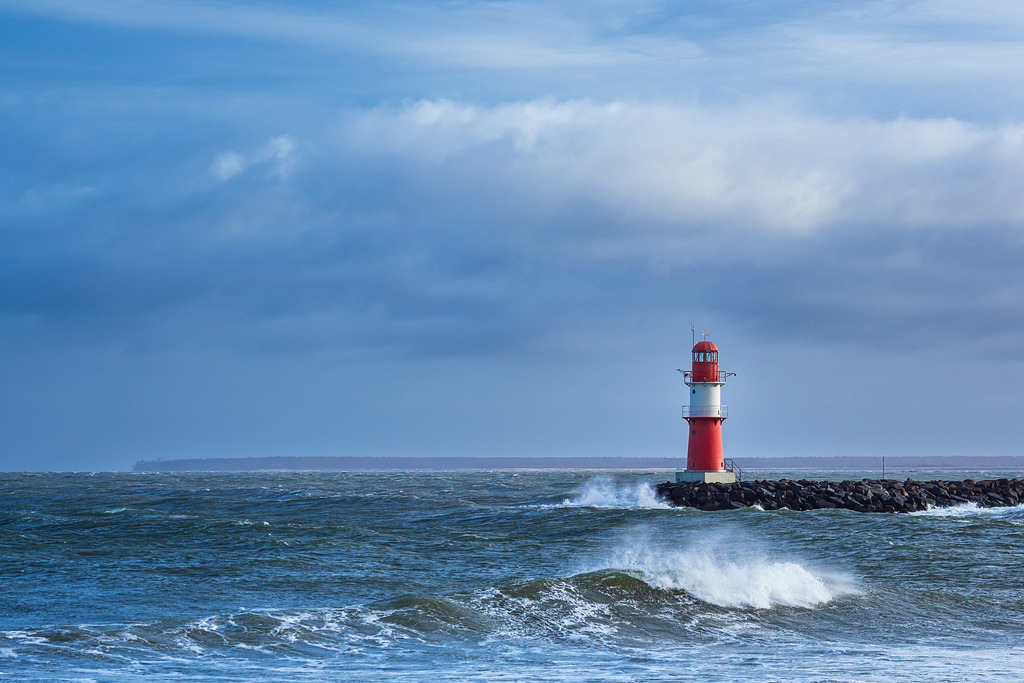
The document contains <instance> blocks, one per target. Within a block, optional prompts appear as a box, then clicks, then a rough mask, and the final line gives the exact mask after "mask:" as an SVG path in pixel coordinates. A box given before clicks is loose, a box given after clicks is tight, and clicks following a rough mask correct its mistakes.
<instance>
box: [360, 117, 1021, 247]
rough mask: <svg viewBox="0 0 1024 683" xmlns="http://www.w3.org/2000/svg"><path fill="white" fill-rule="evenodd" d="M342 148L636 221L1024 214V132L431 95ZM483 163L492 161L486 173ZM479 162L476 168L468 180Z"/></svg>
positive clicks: (892, 220) (679, 224) (900, 221)
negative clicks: (490, 103)
mask: <svg viewBox="0 0 1024 683" xmlns="http://www.w3.org/2000/svg"><path fill="white" fill-rule="evenodd" d="M346 126H347V129H346V131H345V133H343V137H344V140H345V142H344V144H347V145H350V146H351V147H352V148H354V149H357V150H359V151H360V153H361V154H362V155H364V157H366V158H368V159H370V160H372V159H374V158H377V159H380V158H382V157H384V158H388V159H389V161H391V162H396V163H398V164H404V165H405V167H406V169H407V170H408V172H410V173H416V172H417V171H416V169H422V171H421V172H422V173H423V176H421V177H418V178H417V179H416V180H410V182H419V183H428V184H429V183H431V182H432V181H431V179H430V178H431V177H434V178H439V177H441V176H438V175H436V172H437V170H438V169H444V170H445V171H446V172H447V174H446V175H444V176H443V178H444V182H445V183H451V182H452V181H453V179H457V180H455V181H456V182H463V183H465V184H466V185H467V187H465V188H464V190H463V192H464V193H465V194H466V195H467V196H469V195H471V194H472V191H483V190H484V188H483V187H477V188H474V189H473V190H471V189H470V187H469V186H472V185H475V184H480V185H483V184H487V185H488V188H489V189H490V190H491V191H493V192H495V193H496V192H498V191H499V190H498V186H499V185H500V186H501V187H503V188H504V190H505V191H507V192H515V193H518V194H519V195H520V196H519V199H520V200H521V201H528V200H531V199H532V200H533V201H534V202H536V203H537V204H539V205H542V206H548V207H551V206H557V205H559V204H560V203H562V204H564V203H566V202H576V201H579V200H580V198H584V199H585V200H586V201H589V202H593V203H596V204H597V205H599V206H602V207H605V208H606V209H608V210H611V211H614V212H615V214H616V215H619V216H629V217H630V219H631V220H634V221H635V222H636V223H637V225H657V226H659V230H662V229H666V230H668V231H669V233H671V232H672V231H673V230H672V226H676V229H675V231H676V232H680V233H685V232H687V231H690V230H692V229H694V228H695V227H696V226H701V225H711V226H717V227H719V228H720V229H728V230H742V231H746V230H773V231H784V232H808V231H816V230H826V229H835V228H837V227H840V226H848V225H853V224H858V223H860V224H865V223H866V224H871V225H879V224H885V225H889V226H892V227H894V228H901V229H909V228H953V227H967V226H976V225H978V224H985V225H991V224H1007V223H1010V224H1017V223H1019V222H1020V221H1021V220H1022V219H1024V176H1022V173H1021V171H1024V126H1021V125H1020V124H1005V125H1000V126H984V125H978V124H971V123H967V122H964V121H958V120H954V119H948V118H947V119H909V118H904V117H901V118H897V119H894V120H888V121H878V120H867V119H862V118H854V119H835V118H827V117H823V116H820V115H813V114H807V113H804V112H802V111H800V110H799V109H794V108H791V107H786V106H782V105H779V104H776V103H772V102H763V103H753V104H750V105H748V106H746V107H742V108H730V109H721V108H717V107H700V106H693V105H680V104H664V103H636V102H612V103H594V102H590V101H569V102H556V101H552V100H541V101H534V102H526V103H515V104H505V105H499V106H495V107H479V106H473V105H465V104H458V103H454V102H448V101H424V102H418V103H415V104H413V105H411V106H409V107H407V108H404V109H399V110H387V109H378V110H374V111H371V112H368V113H365V114H356V115H354V116H353V119H352V121H351V122H347V123H346ZM481 157H482V158H483V160H485V162H486V163H484V164H481V163H480V161H481ZM469 166H472V167H473V169H474V172H469V170H468V167H469Z"/></svg>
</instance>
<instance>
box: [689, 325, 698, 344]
mask: <svg viewBox="0 0 1024 683" xmlns="http://www.w3.org/2000/svg"><path fill="white" fill-rule="evenodd" d="M696 345H697V328H696V327H694V325H693V321H692V320H691V321H690V346H691V347H693V346H696Z"/></svg>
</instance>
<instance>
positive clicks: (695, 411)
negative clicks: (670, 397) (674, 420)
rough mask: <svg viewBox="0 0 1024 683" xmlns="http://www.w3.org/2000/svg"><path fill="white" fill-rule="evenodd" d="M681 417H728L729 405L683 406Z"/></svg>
mask: <svg viewBox="0 0 1024 683" xmlns="http://www.w3.org/2000/svg"><path fill="white" fill-rule="evenodd" d="M683 417H729V406H694V407H692V408H691V407H690V406H683Z"/></svg>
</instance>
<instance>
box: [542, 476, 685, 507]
mask: <svg viewBox="0 0 1024 683" xmlns="http://www.w3.org/2000/svg"><path fill="white" fill-rule="evenodd" d="M558 507H595V508H612V509H625V510H630V509H636V508H642V509H648V510H653V509H658V510H670V509H672V506H671V505H668V504H667V503H665V502H664V501H663V500H661V499H660V498H658V495H657V494H656V493H655V492H654V489H653V488H652V487H651V485H650V484H648V483H647V482H637V483H633V484H619V483H617V482H615V481H612V480H611V479H591V480H590V481H588V482H586V483H585V484H583V485H582V486H581V487H580V488H578V489H577V490H576V491H574V492H573V496H572V497H571V498H566V499H565V500H564V501H563V502H562V504H561V505H559V506H558Z"/></svg>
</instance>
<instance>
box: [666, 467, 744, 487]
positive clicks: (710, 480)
mask: <svg viewBox="0 0 1024 683" xmlns="http://www.w3.org/2000/svg"><path fill="white" fill-rule="evenodd" d="M684 481H702V482H704V483H706V484H735V483H736V473H735V472H729V471H727V470H682V471H681V472H676V483H677V484H678V483H680V482H684Z"/></svg>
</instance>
